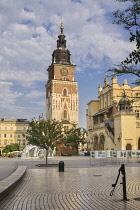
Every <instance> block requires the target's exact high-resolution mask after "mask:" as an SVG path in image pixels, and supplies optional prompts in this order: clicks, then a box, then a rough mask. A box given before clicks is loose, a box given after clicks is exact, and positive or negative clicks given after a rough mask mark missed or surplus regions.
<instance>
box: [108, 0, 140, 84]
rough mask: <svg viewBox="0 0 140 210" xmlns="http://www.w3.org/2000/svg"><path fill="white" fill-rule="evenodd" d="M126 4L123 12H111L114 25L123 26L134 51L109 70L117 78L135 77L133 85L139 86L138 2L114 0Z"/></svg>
mask: <svg viewBox="0 0 140 210" xmlns="http://www.w3.org/2000/svg"><path fill="white" fill-rule="evenodd" d="M116 1H119V2H126V3H128V4H129V5H128V7H127V8H126V9H125V10H124V11H120V10H119V9H118V10H117V11H115V12H113V15H114V18H115V19H114V22H113V23H114V24H117V25H123V27H124V28H125V29H126V30H128V31H129V33H130V38H129V40H130V42H134V41H135V43H136V47H135V49H134V50H133V51H132V52H131V53H130V54H129V55H128V57H126V59H125V60H124V61H122V62H121V63H120V64H119V65H116V68H113V69H110V70H109V71H113V73H114V74H115V75H117V76H120V75H123V74H132V75H136V76H137V77H138V78H137V79H136V81H135V82H134V84H138V85H140V0H116Z"/></svg>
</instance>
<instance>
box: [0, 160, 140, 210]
mask: <svg viewBox="0 0 140 210" xmlns="http://www.w3.org/2000/svg"><path fill="white" fill-rule="evenodd" d="M65 160H66V159H65ZM72 160H74V158H73V159H71V161H72ZM86 160H87V159H86ZM71 161H69V165H71ZM80 161H82V162H83V164H84V159H81V160H80ZM82 162H80V164H82ZM19 164H22V162H19ZM67 164H68V163H67ZM80 164H79V165H80ZM75 166H76V165H75ZM118 170H119V166H114V167H108V166H103V167H95V166H92V167H87V168H86V167H83V168H82V167H81V168H79V167H77V168H76V167H75V168H72V167H66V168H65V172H58V167H53V168H52V167H50V168H33V167H32V168H29V167H28V170H27V173H26V175H25V177H24V178H23V180H22V181H21V183H20V184H19V185H18V186H17V187H16V188H15V189H14V190H13V191H12V192H11V193H10V194H9V195H8V197H6V198H5V199H4V200H3V201H1V202H0V210H69V209H70V210H72V209H75V210H87V209H89V210H118V209H120V210H123V209H126V210H132V209H134V210H138V209H140V167H129V166H128V167H126V180H127V198H128V199H129V201H123V200H122V198H123V195H122V185H120V182H121V178H122V176H121V175H120V179H119V181H118V185H117V187H116V190H115V192H114V195H113V196H112V197H111V196H110V192H111V190H112V187H111V185H112V184H113V183H115V181H116V178H117V175H118ZM135 199H136V200H135Z"/></svg>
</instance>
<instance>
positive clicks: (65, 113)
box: [64, 110, 67, 119]
mask: <svg viewBox="0 0 140 210" xmlns="http://www.w3.org/2000/svg"><path fill="white" fill-rule="evenodd" d="M64 119H67V111H66V110H64Z"/></svg>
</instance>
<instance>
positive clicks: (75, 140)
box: [64, 125, 86, 155]
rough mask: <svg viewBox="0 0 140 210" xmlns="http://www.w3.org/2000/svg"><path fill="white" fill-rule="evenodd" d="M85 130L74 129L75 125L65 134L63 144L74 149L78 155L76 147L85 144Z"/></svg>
mask: <svg viewBox="0 0 140 210" xmlns="http://www.w3.org/2000/svg"><path fill="white" fill-rule="evenodd" d="M85 137H86V130H85V129H84V128H76V125H73V127H72V128H71V129H70V130H68V131H67V132H66V133H65V140H64V143H65V144H66V145H68V146H72V147H75V148H76V151H77V155H78V146H79V144H80V143H81V144H82V145H83V144H84V143H85Z"/></svg>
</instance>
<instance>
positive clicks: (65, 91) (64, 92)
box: [63, 88, 68, 96]
mask: <svg viewBox="0 0 140 210" xmlns="http://www.w3.org/2000/svg"><path fill="white" fill-rule="evenodd" d="M67 95H68V91H67V89H66V88H65V89H64V90H63V96H67Z"/></svg>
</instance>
